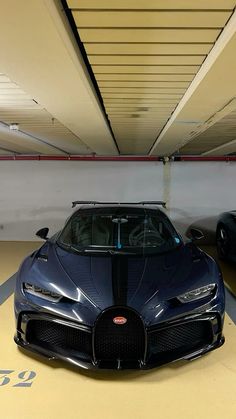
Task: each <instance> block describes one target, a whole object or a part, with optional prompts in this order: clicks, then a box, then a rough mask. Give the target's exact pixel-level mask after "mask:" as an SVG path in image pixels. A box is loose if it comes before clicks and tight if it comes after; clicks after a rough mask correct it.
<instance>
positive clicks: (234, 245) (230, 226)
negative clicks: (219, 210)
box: [216, 211, 236, 262]
mask: <svg viewBox="0 0 236 419" xmlns="http://www.w3.org/2000/svg"><path fill="white" fill-rule="evenodd" d="M216 246H217V252H218V256H219V257H220V258H221V259H230V260H232V261H234V262H236V211H229V212H224V213H223V214H221V216H220V217H219V220H218V223H217V229H216Z"/></svg>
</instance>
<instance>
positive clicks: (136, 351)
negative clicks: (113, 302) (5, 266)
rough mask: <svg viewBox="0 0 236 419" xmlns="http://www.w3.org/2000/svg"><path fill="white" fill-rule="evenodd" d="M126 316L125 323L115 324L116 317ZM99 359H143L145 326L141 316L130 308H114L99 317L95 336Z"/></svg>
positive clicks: (96, 351) (96, 353)
mask: <svg viewBox="0 0 236 419" xmlns="http://www.w3.org/2000/svg"><path fill="white" fill-rule="evenodd" d="M120 316H122V317H125V318H126V319H127V322H126V323H125V324H115V323H114V322H113V319H114V318H115V317H120ZM94 346H95V356H96V359H97V360H118V359H119V360H124V361H125V360H142V359H143V357H144V346H145V336H144V327H143V323H142V321H141V319H140V318H139V316H138V315H137V314H136V313H135V312H133V311H132V310H129V309H125V308H122V309H119V308H112V309H109V310H107V311H106V312H105V313H103V314H102V316H101V317H100V318H99V320H98V321H97V324H96V328H95V337H94Z"/></svg>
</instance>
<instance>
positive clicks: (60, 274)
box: [20, 242, 218, 324]
mask: <svg viewBox="0 0 236 419" xmlns="http://www.w3.org/2000/svg"><path fill="white" fill-rule="evenodd" d="M42 255H43V256H45V255H46V259H47V260H44V258H42ZM214 269H217V267H216V265H215V264H214V262H213V261H212V260H211V259H210V258H209V257H208V256H206V255H205V254H204V253H203V252H201V251H199V250H198V249H197V248H196V247H195V246H194V245H191V244H190V245H182V246H181V247H180V248H178V249H176V250H174V251H172V252H169V253H165V254H161V255H152V256H146V257H143V256H140V257H138V256H124V255H122V256H117V255H116V256H111V255H105V256H104V255H91V254H89V255H80V254H75V253H70V252H68V251H66V250H64V249H62V248H60V247H58V246H57V244H55V243H51V242H47V243H46V244H45V245H44V246H43V247H42V248H41V249H40V250H39V251H38V252H36V254H35V255H34V256H33V257H28V258H27V259H26V260H25V262H24V263H23V265H22V268H21V270H20V276H21V280H22V281H26V282H27V281H28V282H32V283H33V284H36V285H38V286H40V287H42V288H45V289H48V290H50V291H54V292H55V291H56V292H58V293H60V294H61V295H63V296H65V297H66V298H65V302H61V303H60V305H56V306H55V307H54V308H53V310H54V311H55V313H56V312H58V314H61V315H67V316H68V308H69V307H70V309H69V310H71V311H72V312H73V315H76V316H77V317H78V319H79V318H81V321H82V322H85V323H87V324H93V323H94V321H95V319H96V317H97V315H98V314H99V313H100V312H101V311H102V310H104V309H106V308H107V307H111V306H113V305H116V306H129V307H132V308H133V309H135V310H136V311H137V312H139V313H140V314H141V315H142V317H143V318H144V319H145V321H146V323H150V322H153V321H156V320H155V319H156V318H157V316H158V315H159V313H162V316H163V315H164V312H165V311H166V309H167V308H168V304H171V300H172V299H173V298H175V297H176V296H178V295H181V294H183V293H185V292H186V291H188V290H191V289H193V288H198V287H199V286H202V285H205V284H206V283H208V282H209V278H213V279H212V280H214V276H216V275H218V273H217V274H215V273H214V272H213V270H214ZM70 301H71V304H70ZM40 304H41V307H42V302H41V303H40ZM68 304H69V306H68ZM44 308H45V309H48V304H46V302H45V304H44ZM51 309H52V307H50V310H51ZM184 309H185V308H183V310H184ZM162 316H160V317H159V318H158V320H159V319H161V317H162Z"/></svg>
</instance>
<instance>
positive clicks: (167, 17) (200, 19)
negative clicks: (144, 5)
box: [73, 5, 231, 28]
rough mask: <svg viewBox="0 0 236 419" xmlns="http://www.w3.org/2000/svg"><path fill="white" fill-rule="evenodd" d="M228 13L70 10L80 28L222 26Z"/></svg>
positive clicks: (216, 11)
mask: <svg viewBox="0 0 236 419" xmlns="http://www.w3.org/2000/svg"><path fill="white" fill-rule="evenodd" d="M119 7H120V5H119ZM230 14H231V11H230V10H229V11H222V10H211V11H208V10H204V11H202V10H194V12H193V11H192V10H191V11H182V10H173V9H172V10H168V11H166V10H158V11H155V10H152V11H146V10H142V11H136V10H134V9H133V10H130V11H129V10H125V11H124V10H123V11H119V10H115V11H110V10H105V11H103V10H99V11H98V10H95V11H93V10H86V11H84V10H79V11H76V10H74V11H73V17H74V20H75V23H76V26H77V27H79V28H149V27H150V28H156V27H158V28H170V27H175V28H221V27H222V26H224V24H225V22H226V20H227V19H228V18H229V17H230Z"/></svg>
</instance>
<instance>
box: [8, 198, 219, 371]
mask: <svg viewBox="0 0 236 419" xmlns="http://www.w3.org/2000/svg"><path fill="white" fill-rule="evenodd" d="M76 205H79V209H78V210H76V211H75V212H74V213H73V214H72V216H71V217H70V218H69V220H68V221H67V222H66V224H65V226H64V228H63V229H62V230H61V231H59V233H57V234H56V235H54V236H53V237H52V238H48V237H47V235H48V228H43V229H41V230H39V232H38V233H37V235H38V236H39V237H41V238H43V239H45V240H46V241H45V243H44V244H43V245H42V247H41V248H40V249H38V250H36V251H35V252H34V253H33V254H31V255H30V256H28V257H27V258H26V259H25V260H24V261H23V263H22V265H21V267H20V269H19V272H18V274H17V281H16V290H15V316H16V334H15V342H16V343H17V344H18V345H20V346H21V347H23V348H25V349H29V350H31V351H34V352H37V353H40V354H42V355H44V356H46V357H47V358H50V359H62V360H66V361H69V362H71V363H72V364H74V365H77V366H80V367H83V368H86V369H96V368H105V369H126V368H137V369H147V368H152V367H155V366H158V365H161V364H164V363H167V362H171V361H174V360H179V359H194V358H196V357H199V356H200V355H203V354H205V353H206V352H209V351H211V350H213V349H216V348H218V347H219V346H221V345H222V344H223V343H224V337H223V334H222V329H223V322H224V310H225V297H224V285H223V280H222V275H221V272H220V270H219V268H218V266H217V264H216V263H215V261H214V260H213V259H212V258H211V257H210V256H208V255H207V254H206V253H204V252H203V251H201V250H200V249H199V248H198V247H197V246H196V245H195V240H197V239H199V238H201V232H200V231H199V230H194V229H192V230H191V236H192V238H191V239H190V240H187V241H184V240H183V238H182V237H181V236H180V234H178V232H177V231H176V230H175V228H174V226H173V225H172V223H171V222H170V220H169V218H168V217H167V215H166V214H165V212H164V211H163V210H161V209H159V207H158V205H162V206H164V203H163V202H140V203H137V204H135V203H120V204H119V203H98V202H94V201H90V202H83V201H76V202H74V203H73V206H76Z"/></svg>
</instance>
